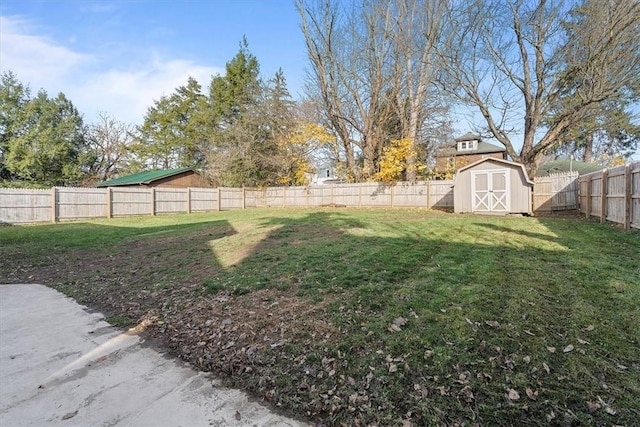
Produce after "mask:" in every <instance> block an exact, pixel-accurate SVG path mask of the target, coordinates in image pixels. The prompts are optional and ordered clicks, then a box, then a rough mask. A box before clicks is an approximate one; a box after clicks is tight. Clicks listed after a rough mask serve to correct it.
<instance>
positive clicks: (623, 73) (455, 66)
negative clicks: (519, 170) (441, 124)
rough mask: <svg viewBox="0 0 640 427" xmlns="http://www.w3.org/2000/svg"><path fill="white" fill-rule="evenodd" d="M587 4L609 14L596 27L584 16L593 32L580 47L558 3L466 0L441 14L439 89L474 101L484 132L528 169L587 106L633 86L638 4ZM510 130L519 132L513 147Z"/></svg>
mask: <svg viewBox="0 0 640 427" xmlns="http://www.w3.org/2000/svg"><path fill="white" fill-rule="evenodd" d="M590 3H592V4H593V5H594V6H595V8H594V9H593V11H590V12H588V13H595V12H596V10H597V9H598V8H600V9H601V10H603V11H604V12H605V13H606V14H607V15H608V16H609V18H608V19H607V20H606V21H605V22H600V23H599V24H598V25H595V23H596V22H598V19H586V20H584V21H583V22H582V25H585V28H583V29H582V30H581V31H582V32H584V34H587V33H590V32H592V33H593V37H591V39H590V40H589V39H587V38H583V39H582V41H581V42H580V43H582V45H579V44H578V43H577V42H576V40H575V39H574V38H571V39H569V38H568V37H567V31H566V27H565V26H564V25H563V24H565V23H566V21H565V22H563V18H564V17H567V16H569V20H570V19H571V16H570V15H568V13H569V10H570V5H568V4H566V3H565V2H563V1H561V0H538V1H525V0H474V1H472V2H470V3H468V4H467V3H464V5H463V7H462V6H461V7H460V8H459V9H457V10H452V11H451V13H450V14H449V16H448V18H449V19H448V26H447V34H448V35H449V38H448V41H447V43H446V45H445V47H444V48H443V49H441V50H440V56H441V58H442V59H443V60H444V61H446V62H447V63H448V64H449V66H448V67H446V68H445V70H446V73H443V77H444V78H443V80H442V83H443V85H442V86H443V88H445V89H447V90H449V91H450V92H451V93H452V94H453V95H455V96H456V97H457V98H458V99H459V100H460V101H463V102H465V103H468V104H470V105H473V106H475V107H476V108H477V109H478V110H479V112H480V113H481V114H482V117H483V118H484V121H485V122H486V123H485V124H486V128H487V130H488V132H489V133H490V135H492V136H493V137H495V138H496V139H497V140H498V141H499V142H500V143H502V144H503V145H504V146H505V147H506V149H507V153H508V154H509V156H510V157H511V158H513V159H514V160H517V161H521V162H522V163H524V164H525V166H526V167H527V170H528V172H529V174H533V173H534V172H535V170H536V168H537V166H538V163H539V162H540V160H541V159H542V157H543V156H544V154H545V153H546V152H548V151H549V150H551V149H553V148H556V147H557V146H558V145H560V144H562V143H563V141H562V138H561V135H562V134H563V132H565V131H566V130H567V129H569V128H571V127H573V126H575V125H576V124H578V123H580V121H582V120H585V117H586V116H588V115H589V114H590V112H591V111H593V109H594V108H593V107H594V106H597V105H599V104H600V103H602V102H604V101H606V100H608V99H611V98H612V97H615V96H616V95H617V94H619V93H620V92H621V91H623V90H625V88H626V87H629V86H630V85H633V84H637V83H634V80H635V81H636V82H637V79H638V76H639V75H640V73H639V72H638V43H639V38H640V32H639V31H638V22H639V14H640V3H638V2H637V1H636V0H611V1H607V2H590ZM596 3H597V6H596ZM617 46H625V47H626V48H625V49H624V50H622V49H617V48H616V47H617ZM598 70H601V72H599V71H598ZM587 81H589V84H588V85H586V86H585V85H584V84H583V83H584V82H587ZM569 98H571V99H572V101H571V102H568V103H566V104H564V105H563V107H562V108H561V109H558V108H557V107H558V106H559V105H561V104H562V101H563V100H564V99H569ZM552 115H553V120H548V119H549V117H550V116H552ZM516 135H522V141H521V142H522V148H521V149H520V151H519V152H518V151H516V149H515V146H514V137H515V136H516Z"/></svg>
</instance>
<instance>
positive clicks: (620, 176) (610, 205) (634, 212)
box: [578, 162, 640, 229]
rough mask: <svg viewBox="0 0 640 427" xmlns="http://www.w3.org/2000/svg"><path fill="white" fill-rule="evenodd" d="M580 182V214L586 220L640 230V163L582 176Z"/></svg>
mask: <svg viewBox="0 0 640 427" xmlns="http://www.w3.org/2000/svg"><path fill="white" fill-rule="evenodd" d="M578 182H579V186H580V212H581V213H583V214H585V215H586V217H587V218H589V217H592V216H593V217H597V218H600V222H604V221H611V222H616V223H619V224H623V225H624V227H625V228H626V229H629V228H640V162H636V163H631V164H628V165H625V166H618V167H615V168H611V169H603V170H602V171H598V172H592V173H590V174H587V175H582V176H581V177H579V178H578Z"/></svg>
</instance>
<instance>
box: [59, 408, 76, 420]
mask: <svg viewBox="0 0 640 427" xmlns="http://www.w3.org/2000/svg"><path fill="white" fill-rule="evenodd" d="M76 415H78V410H77V409H76V410H75V411H73V412H69V413H67V414H64V415H63V416H62V419H63V420H68V419H69V418H73V417H75V416H76Z"/></svg>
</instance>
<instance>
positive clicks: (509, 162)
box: [456, 157, 534, 185]
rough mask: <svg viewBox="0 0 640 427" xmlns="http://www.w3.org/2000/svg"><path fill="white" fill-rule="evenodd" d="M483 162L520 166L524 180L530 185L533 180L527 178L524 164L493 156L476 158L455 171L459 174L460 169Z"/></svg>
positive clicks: (463, 169) (469, 167)
mask: <svg viewBox="0 0 640 427" xmlns="http://www.w3.org/2000/svg"><path fill="white" fill-rule="evenodd" d="M484 162H491V163H501V164H503V165H508V166H513V167H517V168H520V169H522V173H523V174H524V175H523V176H524V177H525V180H526V181H527V184H530V185H533V184H534V183H533V181H531V180H530V179H529V175H528V174H527V170H526V169H525V167H524V165H523V164H522V163H517V162H512V161H510V160H504V159H496V158H494V157H487V158H485V159H481V160H478V161H477V162H473V163H471V164H468V165H466V166H463V167H461V168H460V169H458V172H457V173H458V174H459V173H460V172H462V171H465V170H467V169H471V168H473V167H475V166H476V165H479V164H480V163H484ZM456 176H457V175H456Z"/></svg>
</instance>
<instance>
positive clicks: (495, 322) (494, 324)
mask: <svg viewBox="0 0 640 427" xmlns="http://www.w3.org/2000/svg"><path fill="white" fill-rule="evenodd" d="M484 323H486V324H487V325H489V326H491V327H492V328H497V327H498V326H500V322H497V321H495V320H485V321H484Z"/></svg>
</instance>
